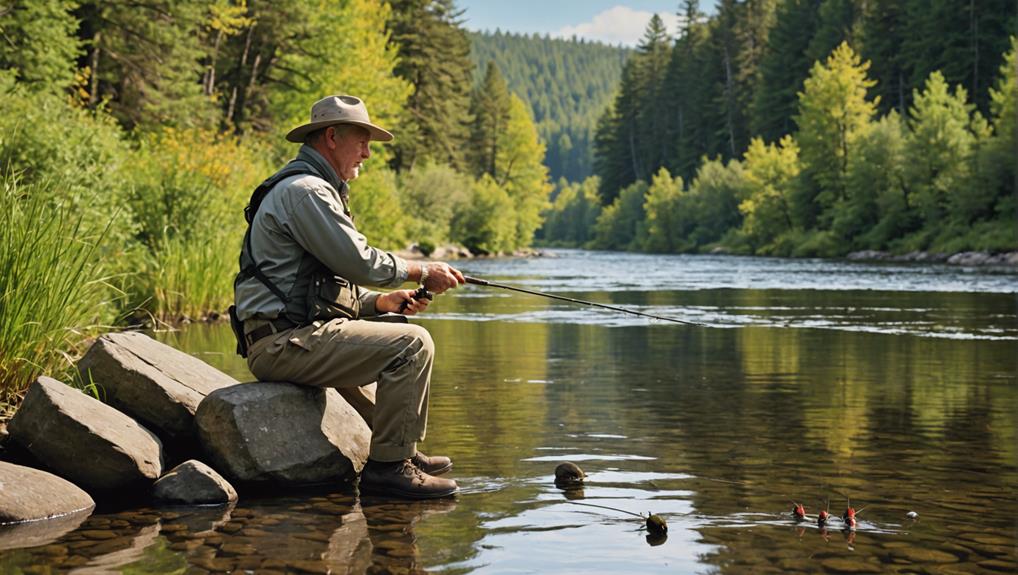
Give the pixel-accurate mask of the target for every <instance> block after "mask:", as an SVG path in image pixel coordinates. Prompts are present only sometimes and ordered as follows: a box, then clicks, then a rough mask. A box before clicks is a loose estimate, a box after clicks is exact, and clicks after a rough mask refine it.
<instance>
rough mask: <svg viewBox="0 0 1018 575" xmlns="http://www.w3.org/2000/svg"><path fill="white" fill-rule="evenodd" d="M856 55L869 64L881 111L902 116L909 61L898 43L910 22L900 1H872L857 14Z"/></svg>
mask: <svg viewBox="0 0 1018 575" xmlns="http://www.w3.org/2000/svg"><path fill="white" fill-rule="evenodd" d="M861 18H862V22H861V25H860V26H861V30H860V34H859V35H860V44H861V46H860V55H861V56H862V57H863V58H864V59H866V60H868V61H869V62H871V63H872V65H871V67H870V75H871V76H872V77H873V79H874V80H876V82H877V83H876V86H874V88H873V92H874V94H875V95H877V96H879V97H880V109H881V111H883V112H887V111H890V110H892V109H894V110H897V112H898V114H899V116H900V115H904V114H905V112H906V111H907V109H908V102H910V101H911V93H910V92H911V90H910V86H911V83H910V78H911V72H910V71H909V69H908V65H909V62H908V60H907V59H906V58H905V57H904V55H903V54H902V43H903V42H904V39H905V35H906V33H907V30H908V28H909V26H910V25H911V23H910V22H909V21H908V20H907V19H906V14H905V8H904V6H903V5H902V3H901V2H900V0H872V2H870V4H869V5H868V7H867V10H866V11H865V12H864V13H863V14H862V16H861Z"/></svg>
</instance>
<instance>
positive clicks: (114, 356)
mask: <svg viewBox="0 0 1018 575" xmlns="http://www.w3.org/2000/svg"><path fill="white" fill-rule="evenodd" d="M78 371H79V372H81V376H82V378H83V380H84V381H91V382H93V383H95V384H96V385H97V386H99V387H100V388H101V389H102V390H103V393H104V398H105V401H106V403H109V404H110V405H112V406H113V407H116V408H117V409H119V410H120V411H123V412H124V413H126V414H128V415H130V416H131V417H134V418H135V419H137V420H139V421H141V422H142V423H144V424H145V425H146V426H147V427H148V428H149V429H151V430H153V431H155V432H156V433H158V434H159V435H160V436H161V437H162V438H163V439H165V440H168V441H170V440H172V441H174V442H176V441H184V442H193V441H194V440H196V439H197V436H196V434H195V428H194V412H195V410H196V409H198V404H199V403H201V400H203V399H205V396H206V395H208V394H210V393H212V392H213V391H215V390H217V389H220V388H222V387H226V386H229V385H236V384H237V380H236V379H233V378H232V377H230V376H228V375H226V374H225V373H223V372H221V371H219V370H217V369H215V368H214V367H212V366H210V365H208V364H206V363H205V362H203V361H201V360H199V359H197V358H195V357H193V356H191V355H188V354H186V353H184V352H182V351H178V350H176V349H174V348H172V347H170V346H168V345H165V344H162V343H159V342H158V341H156V340H154V339H152V338H150V337H148V336H146V335H144V334H142V333H138V332H124V333H109V334H106V335H104V336H102V337H100V338H99V339H97V340H96V342H95V343H94V344H93V345H92V347H91V348H90V349H89V350H88V353H86V354H85V357H83V358H81V361H79V362H78Z"/></svg>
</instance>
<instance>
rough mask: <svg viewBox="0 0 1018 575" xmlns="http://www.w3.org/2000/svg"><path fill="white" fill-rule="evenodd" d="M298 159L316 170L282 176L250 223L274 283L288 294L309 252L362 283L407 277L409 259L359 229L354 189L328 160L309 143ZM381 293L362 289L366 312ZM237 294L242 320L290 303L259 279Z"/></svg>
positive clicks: (258, 258)
mask: <svg viewBox="0 0 1018 575" xmlns="http://www.w3.org/2000/svg"><path fill="white" fill-rule="evenodd" d="M297 159H298V160H301V161H304V162H306V163H307V164H309V165H310V166H311V168H312V169H313V171H314V172H315V174H314V175H296V176H290V177H288V178H284V179H283V180H280V182H279V183H277V184H276V185H275V187H273V188H272V189H271V190H270V191H269V193H268V194H266V196H265V199H264V200H262V203H261V206H260V207H259V209H258V213H257V214H255V217H254V219H253V221H252V223H251V253H250V254H248V255H249V256H250V257H251V258H252V259H253V260H254V261H255V263H256V264H261V266H262V271H263V272H264V273H265V275H266V276H268V278H269V279H270V280H271V281H272V283H273V284H275V285H276V286H277V287H278V288H279V289H280V290H282V291H283V293H286V294H288V295H289V294H290V293H291V291H292V289H293V287H294V284H295V283H296V279H297V273H298V269H299V267H300V263H301V260H302V258H303V257H304V254H305V253H306V252H307V253H310V254H312V255H313V256H314V257H315V258H317V259H318V261H320V262H321V263H323V264H324V265H325V266H326V267H328V268H329V269H330V270H332V271H333V272H334V273H336V274H337V275H339V276H342V277H344V278H346V279H347V280H349V281H350V282H353V283H355V284H357V285H361V286H378V287H397V286H399V285H400V284H402V283H403V282H405V281H407V263H406V261H405V260H403V259H402V258H400V257H398V256H396V255H394V254H392V253H389V252H385V251H382V250H379V249H377V248H375V247H372V246H371V245H370V244H368V241H367V238H365V237H364V235H363V234H361V233H360V232H358V231H357V228H356V227H355V226H354V223H353V219H352V218H351V216H350V212H349V209H348V207H347V198H348V194H349V187H348V186H347V183H346V182H344V181H343V180H341V179H340V178H339V176H338V175H337V174H336V171H335V170H334V169H333V168H332V166H330V165H329V163H328V162H327V161H326V160H325V158H324V157H322V155H321V154H319V153H318V152H316V151H315V150H314V149H313V148H311V147H310V146H307V145H304V146H301V148H300V151H299V152H298V154H297ZM242 249H247V247H246V246H244V247H243V248H242ZM378 295H379V294H378V292H373V291H370V290H361V297H360V300H361V313H362V314H363V315H374V314H375V313H377V312H376V310H375V300H376V299H377V298H378ZM234 296H235V299H236V305H237V315H238V316H239V317H240V319H241V320H247V319H249V318H251V317H258V318H261V319H272V318H275V317H279V316H280V315H281V314H282V312H283V310H284V307H285V304H284V302H283V301H281V300H280V299H279V298H278V297H276V295H274V294H273V293H272V291H270V290H269V289H268V288H267V287H266V286H265V285H264V284H262V282H261V281H259V280H258V279H257V278H255V277H248V278H245V279H243V280H242V281H241V282H239V283H238V284H237V286H236V290H235V294H234Z"/></svg>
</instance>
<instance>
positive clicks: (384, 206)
mask: <svg viewBox="0 0 1018 575" xmlns="http://www.w3.org/2000/svg"><path fill="white" fill-rule="evenodd" d="M350 212H351V213H352V214H353V215H354V218H355V220H354V222H355V223H356V224H357V230H358V231H359V232H361V233H362V234H364V235H365V236H366V237H368V238H371V244H372V245H374V246H376V247H379V248H381V249H388V250H395V249H399V248H402V247H404V246H405V245H406V242H407V233H406V227H405V222H406V217H405V216H404V215H403V212H402V210H401V209H400V198H399V191H398V189H397V187H396V174H395V173H393V172H392V170H389V169H388V168H384V167H381V168H378V169H372V170H365V171H364V172H363V173H362V174H361V176H360V177H359V178H357V180H356V181H355V182H354V183H353V184H352V185H351V191H350Z"/></svg>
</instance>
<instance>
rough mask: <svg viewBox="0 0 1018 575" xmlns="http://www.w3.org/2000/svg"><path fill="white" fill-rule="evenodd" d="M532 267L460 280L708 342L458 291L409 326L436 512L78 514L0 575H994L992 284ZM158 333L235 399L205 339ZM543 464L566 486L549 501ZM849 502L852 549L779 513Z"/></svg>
mask: <svg viewBox="0 0 1018 575" xmlns="http://www.w3.org/2000/svg"><path fill="white" fill-rule="evenodd" d="M557 253H558V256H559V257H555V258H534V259H525V260H486V261H476V262H465V263H463V264H462V268H463V269H464V270H465V271H466V272H467V273H470V274H473V275H477V276H480V277H485V278H488V279H492V280H497V281H503V282H506V283H511V284H513V285H518V286H521V287H526V288H530V289H538V290H545V291H552V292H554V293H557V294H560V295H566V296H569V297H578V298H583V299H589V300H595V301H598V302H602V303H610V304H615V305H621V306H624V307H629V308H631V309H634V310H639V311H643V312H647V313H653V314H660V315H667V316H674V317H677V318H680V319H684V320H687V321H694V322H698V323H703V324H705V325H707V326H708V327H689V326H681V325H675V324H669V323H665V322H655V321H650V320H646V319H642V318H636V317H631V316H626V315H620V314H615V313H612V312H607V311H601V310H595V309H591V308H585V307H579V306H575V305H573V304H568V303H564V302H555V301H551V300H545V299H541V298H536V297H531V296H524V295H518V294H511V293H507V292H501V291H498V290H495V289H492V288H479V287H474V286H468V287H464V288H461V289H460V290H457V291H456V292H455V293H451V294H449V295H445V296H441V297H439V298H438V299H437V300H436V301H435V303H434V304H433V305H432V307H431V309H430V310H429V313H428V314H427V316H426V317H422V318H421V319H419V320H415V321H419V322H420V323H421V324H422V325H424V326H426V327H427V328H428V329H429V330H430V331H431V333H432V334H433V336H434V338H435V341H436V344H437V349H438V360H437V362H436V367H435V373H434V382H433V386H434V387H433V392H432V400H431V401H432V404H431V405H432V410H431V418H430V422H429V435H428V439H427V441H426V442H425V444H424V445H423V446H422V448H423V449H424V450H426V451H428V452H429V453H442V454H447V455H450V456H451V457H453V459H454V461H455V469H454V470H453V472H452V477H454V478H455V479H456V480H457V481H458V482H459V483H460V486H461V489H462V493H461V494H460V495H459V496H458V498H456V499H455V500H448V501H439V502H426V503H402V502H399V503H397V502H393V501H388V500H380V499H371V498H363V499H358V498H357V497H356V492H354V491H353V490H350V489H344V488H336V489H333V490H326V491H325V492H314V493H297V492H293V493H289V494H286V495H285V496H279V495H275V496H268V495H265V494H261V495H246V494H242V498H241V500H240V502H239V503H238V504H237V505H236V506H235V507H233V508H229V509H222V508H211V509H193V508H192V509H171V510H160V509H149V508H145V509H132V510H130V511H128V512H119V513H116V512H99V513H96V514H94V515H92V516H91V517H89V518H88V519H87V520H85V521H84V523H82V524H81V525H80V526H77V527H73V526H72V527H71V528H70V529H71V530H70V531H69V532H67V533H66V534H64V535H61V536H58V537H55V538H53V539H52V540H51V541H50V542H49V543H47V544H45V545H37V546H34V547H30V548H18V546H17V544H14V545H8V547H12V548H10V549H8V550H7V551H0V571H2V572H20V571H26V572H30V571H32V570H33V567H32V566H36V567H35V569H36V571H35V572H45V571H47V570H68V569H71V568H74V569H77V570H78V571H77V572H82V573H88V572H93V573H94V572H107V571H123V572H195V573H198V572H205V571H226V570H238V571H245V570H246V571H251V572H262V571H270V570H277V571H304V572H312V573H315V572H321V573H325V572H330V571H331V572H333V573H346V572H351V573H360V572H422V571H427V572H435V573H469V572H479V573H547V572H555V573H633V572H640V573H751V572H752V573H788V572H830V573H879V572H901V573H995V572H1015V571H1016V570H1018V563H1016V556H1018V519H1016V518H1018V503H1016V500H1018V497H1016V486H1018V448H1016V445H1018V375H1016V373H1018V354H1016V352H1018V345H1016V342H1018V322H1016V314H1015V312H1016V295H1015V294H1016V292H1018V275H1016V274H1015V273H1014V272H1012V271H1007V270H992V269H966V268H957V267H949V266H915V265H913V266H909V265H901V264H885V265H867V264H855V263H838V262H824V261H812V260H805V261H803V260H780V259H762V258H738V257H725V256H718V257H714V256H710V257H707V256H647V255H633V254H608V253H597V252H582V251H562V252H557ZM159 337H160V338H162V339H164V340H165V341H167V342H170V343H172V344H174V345H176V346H178V347H182V348H183V349H186V350H188V351H190V352H191V353H194V354H196V355H198V356H199V357H201V358H202V359H204V360H206V361H208V362H209V363H212V364H213V365H215V366H217V367H219V368H221V369H224V370H225V371H228V372H229V373H231V374H232V375H234V376H235V377H238V378H242V379H247V378H249V377H250V376H249V374H248V373H247V372H246V369H245V368H244V365H243V363H242V362H241V361H240V360H239V359H238V358H236V357H235V356H233V355H232V346H233V342H232V336H231V335H230V333H229V330H228V328H227V327H225V326H222V325H215V326H191V327H189V328H187V329H186V330H184V331H182V332H178V333H161V334H159ZM562 461H574V462H576V463H578V464H579V465H580V466H581V467H583V468H584V469H585V470H586V472H587V473H588V475H589V477H588V479H587V482H586V485H585V487H584V488H583V489H582V490H574V491H563V490H560V489H558V488H556V487H555V486H554V484H553V481H552V474H553V470H554V468H555V466H556V465H557V464H558V463H559V462H562ZM849 498H850V499H851V504H852V506H854V507H855V508H857V509H863V510H862V511H861V512H860V514H859V526H858V528H857V529H856V530H855V531H843V530H842V529H841V527H842V524H841V522H840V521H838V520H834V521H832V522H831V524H830V525H829V527H828V528H826V529H819V528H817V527H816V525H815V523H813V522H812V521H811V522H805V523H796V522H795V521H794V520H793V519H792V518H791V515H790V509H791V507H792V503H791V502H792V501H797V502H801V503H803V504H805V506H806V507H807V512H808V513H809V515H810V517H811V519H815V517H816V513H817V511H818V510H819V509H821V508H824V507H825V506H827V505H829V506H830V510H831V512H832V514H833V515H835V516H840V515H841V512H842V511H843V510H844V508H845V507H846V504H847V500H848V499H849ZM587 504H593V505H597V506H602V507H594V506H592V505H587ZM605 506H606V507H612V508H616V509H617V510H618V511H616V510H609V509H604V508H603V507H605ZM909 511H915V512H916V513H918V520H916V521H913V520H909V519H907V518H906V513H907V512H909ZM627 512H628V513H627ZM648 512H653V513H656V514H658V515H660V516H662V517H664V518H665V519H666V520H667V522H668V525H669V532H668V534H667V537H666V538H655V537H653V536H652V535H651V534H649V533H648V532H647V531H646V530H645V529H643V527H642V525H643V523H642V521H641V520H640V519H639V518H637V517H634V516H633V515H631V514H646V513H648Z"/></svg>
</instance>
